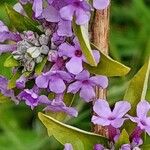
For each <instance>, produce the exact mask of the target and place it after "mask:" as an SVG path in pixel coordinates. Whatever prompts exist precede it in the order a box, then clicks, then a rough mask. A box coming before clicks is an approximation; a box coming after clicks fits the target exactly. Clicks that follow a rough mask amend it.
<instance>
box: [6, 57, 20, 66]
mask: <svg viewBox="0 0 150 150" xmlns="http://www.w3.org/2000/svg"><path fill="white" fill-rule="evenodd" d="M17 66H19V62H18V61H17V60H16V59H14V58H13V56H12V55H11V56H9V57H8V58H7V59H6V60H5V62H4V67H17Z"/></svg>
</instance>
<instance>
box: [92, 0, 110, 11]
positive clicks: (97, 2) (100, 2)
mask: <svg viewBox="0 0 150 150" xmlns="http://www.w3.org/2000/svg"><path fill="white" fill-rule="evenodd" d="M109 3H110V0H94V1H93V7H94V8H96V9H100V10H102V9H105V8H107V7H108V5H109Z"/></svg>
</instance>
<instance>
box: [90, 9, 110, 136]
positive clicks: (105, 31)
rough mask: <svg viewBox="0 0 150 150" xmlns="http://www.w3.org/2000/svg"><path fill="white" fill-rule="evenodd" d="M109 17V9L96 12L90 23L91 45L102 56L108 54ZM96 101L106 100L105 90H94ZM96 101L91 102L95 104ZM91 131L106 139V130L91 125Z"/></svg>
mask: <svg viewBox="0 0 150 150" xmlns="http://www.w3.org/2000/svg"><path fill="white" fill-rule="evenodd" d="M109 17H110V7H108V8H107V9H104V10H96V11H95V15H94V19H93V22H92V33H91V34H92V39H91V40H92V43H93V44H94V45H96V46H97V47H98V48H99V49H100V50H101V51H102V52H103V53H104V54H106V55H108V53H109V50H108V49H109ZM95 92H96V99H106V97H107V90H103V89H102V88H98V87H96V88H95ZM96 99H95V100H94V101H93V104H94V103H95V101H96ZM92 128H93V131H94V132H95V133H97V134H100V135H102V136H105V137H108V130H107V128H105V127H102V126H100V125H93V127H92Z"/></svg>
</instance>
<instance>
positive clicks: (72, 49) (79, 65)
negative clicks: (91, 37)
mask: <svg viewBox="0 0 150 150" xmlns="http://www.w3.org/2000/svg"><path fill="white" fill-rule="evenodd" d="M73 41H74V44H75V45H74V46H72V45H70V44H68V43H63V44H61V45H60V46H59V55H60V56H67V57H69V58H71V59H70V60H69V61H68V62H67V63H66V68H67V70H68V71H69V72H70V73H72V74H75V75H76V74H79V73H80V72H81V71H82V70H83V62H86V59H85V57H84V55H83V53H82V51H81V48H80V45H79V42H78V41H77V39H76V38H75V39H74V40H73ZM93 54H94V56H95V59H96V62H97V63H98V62H99V60H100V54H99V52H98V51H96V50H93Z"/></svg>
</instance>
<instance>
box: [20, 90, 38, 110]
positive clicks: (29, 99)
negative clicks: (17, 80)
mask: <svg viewBox="0 0 150 150" xmlns="http://www.w3.org/2000/svg"><path fill="white" fill-rule="evenodd" d="M18 98H19V99H20V100H24V101H25V103H26V105H28V106H30V107H31V109H34V107H36V106H38V103H39V96H38V94H37V93H35V92H34V90H32V89H31V90H29V89H25V90H24V91H22V92H21V93H20V94H19V95H18Z"/></svg>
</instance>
